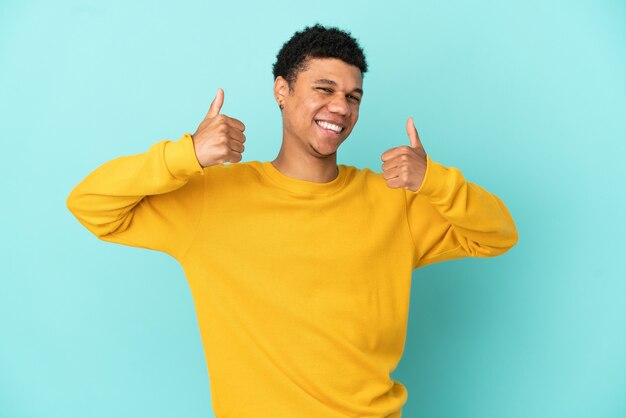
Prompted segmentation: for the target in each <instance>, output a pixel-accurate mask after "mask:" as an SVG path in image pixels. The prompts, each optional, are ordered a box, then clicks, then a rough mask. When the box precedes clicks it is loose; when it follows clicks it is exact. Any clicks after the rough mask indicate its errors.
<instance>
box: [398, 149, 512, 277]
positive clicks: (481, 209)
mask: <svg viewBox="0 0 626 418" xmlns="http://www.w3.org/2000/svg"><path fill="white" fill-rule="evenodd" d="M426 159H427V166H426V173H425V177H424V180H423V182H422V184H421V186H420V188H419V189H418V190H417V191H412V190H406V189H405V197H406V204H407V220H408V224H409V228H410V231H411V235H412V237H413V241H414V244H415V260H416V262H415V265H414V268H418V267H422V266H425V265H428V264H432V263H436V262H439V261H444V260H452V259H455V258H461V257H493V256H497V255H500V254H503V253H505V252H506V251H508V250H509V249H511V248H512V247H513V246H514V245H515V243H517V241H518V235H517V229H516V227H515V223H514V221H513V218H512V217H511V214H510V213H509V211H508V209H507V208H506V206H505V205H504V203H503V202H502V201H501V200H500V199H499V198H498V197H497V196H496V195H494V194H491V193H489V192H488V191H487V190H485V189H483V188H481V187H480V186H478V185H476V184H474V183H471V182H467V181H466V180H465V178H464V177H463V174H462V173H461V172H460V171H459V170H458V169H456V168H454V167H449V168H448V167H444V166H443V165H441V164H439V163H437V162H435V161H433V160H431V159H430V157H429V156H428V155H427V156H426Z"/></svg>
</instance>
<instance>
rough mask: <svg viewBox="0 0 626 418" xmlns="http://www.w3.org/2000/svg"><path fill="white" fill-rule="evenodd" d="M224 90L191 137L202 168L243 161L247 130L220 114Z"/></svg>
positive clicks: (220, 90)
mask: <svg viewBox="0 0 626 418" xmlns="http://www.w3.org/2000/svg"><path fill="white" fill-rule="evenodd" d="M223 104H224V90H222V89H218V90H217V94H216V95H215V99H213V102H212V103H211V106H210V107H209V112H208V113H207V114H206V116H205V118H204V120H203V121H202V122H201V123H200V125H199V126H198V129H196V132H195V133H194V134H193V135H192V136H191V138H192V139H193V147H194V150H195V151H196V158H197V159H198V162H199V163H200V165H201V166H202V167H209V166H212V165H217V164H222V163H225V162H231V163H237V162H239V161H241V158H242V157H241V153H242V152H243V150H244V146H243V143H244V142H246V136H245V135H244V134H243V131H244V130H245V129H246V127H245V126H244V124H243V123H241V121H239V120H237V119H234V118H230V117H228V116H226V115H222V114H220V110H221V109H222V105H223Z"/></svg>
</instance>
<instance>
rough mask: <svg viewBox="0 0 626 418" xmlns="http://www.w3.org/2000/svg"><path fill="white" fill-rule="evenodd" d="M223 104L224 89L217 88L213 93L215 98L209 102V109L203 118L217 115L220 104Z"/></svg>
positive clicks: (220, 108) (220, 107)
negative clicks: (215, 92)
mask: <svg viewBox="0 0 626 418" xmlns="http://www.w3.org/2000/svg"><path fill="white" fill-rule="evenodd" d="M223 104H224V90H222V89H221V88H219V89H217V94H216V95H215V99H213V101H212V102H211V107H209V111H208V113H207V114H206V117H205V119H209V118H214V117H215V116H217V115H219V113H220V110H222V105H223Z"/></svg>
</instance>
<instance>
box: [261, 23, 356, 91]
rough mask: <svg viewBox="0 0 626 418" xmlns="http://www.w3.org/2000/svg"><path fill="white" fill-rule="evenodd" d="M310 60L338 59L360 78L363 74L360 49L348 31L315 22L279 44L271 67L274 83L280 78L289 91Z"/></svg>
mask: <svg viewBox="0 0 626 418" xmlns="http://www.w3.org/2000/svg"><path fill="white" fill-rule="evenodd" d="M310 58H338V59H340V60H342V61H344V62H345V63H347V64H350V65H354V66H355V67H358V68H359V70H361V76H363V75H364V74H365V72H367V62H366V61H365V54H364V53H363V49H362V48H361V46H360V45H359V43H358V42H357V40H356V39H354V38H353V37H352V36H351V35H350V32H347V31H344V30H341V29H339V28H336V27H324V26H322V25H320V24H319V23H317V24H315V25H314V26H307V27H305V28H304V29H303V30H302V31H300V32H296V33H295V34H294V35H293V36H292V37H291V39H289V40H288V41H287V42H285V43H284V44H283V46H282V48H281V49H280V51H279V52H278V55H276V62H275V63H274V66H273V72H274V80H276V78H277V77H278V76H282V77H283V78H284V79H285V80H287V83H288V84H289V88H291V87H292V85H293V82H294V81H295V80H296V76H297V75H298V73H299V72H300V71H303V70H306V68H307V63H308V60H309V59H310Z"/></svg>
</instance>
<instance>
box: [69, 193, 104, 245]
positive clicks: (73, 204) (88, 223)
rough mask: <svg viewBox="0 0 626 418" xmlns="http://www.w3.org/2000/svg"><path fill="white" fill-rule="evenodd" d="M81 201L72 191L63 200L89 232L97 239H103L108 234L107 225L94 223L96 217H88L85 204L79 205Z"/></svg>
mask: <svg viewBox="0 0 626 418" xmlns="http://www.w3.org/2000/svg"><path fill="white" fill-rule="evenodd" d="M81 200H82V199H81V195H80V194H79V193H76V191H75V190H72V192H71V193H70V194H69V196H68V197H67V199H66V200H65V206H66V207H67V209H68V210H69V211H70V213H71V214H72V215H74V217H75V218H76V220H78V222H80V224H81V225H82V226H84V227H85V228H86V229H87V230H88V231H89V232H91V233H92V234H94V235H95V236H96V237H97V238H99V239H104V237H106V236H107V235H109V233H110V228H109V225H102V224H99V223H98V222H96V218H97V217H94V216H93V215H90V211H89V210H88V208H87V206H86V205H85V204H81Z"/></svg>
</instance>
